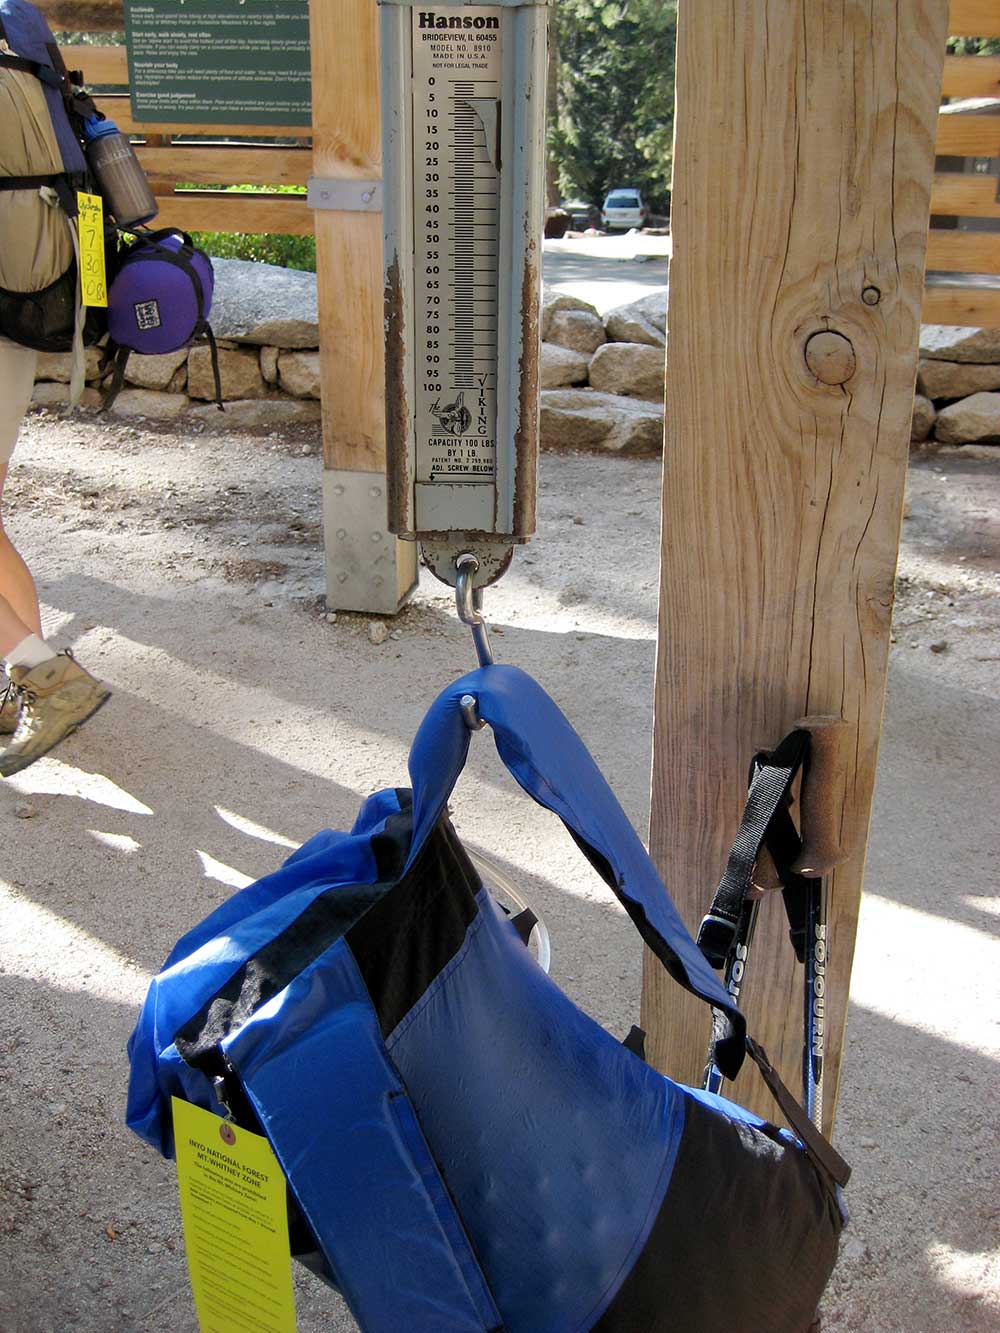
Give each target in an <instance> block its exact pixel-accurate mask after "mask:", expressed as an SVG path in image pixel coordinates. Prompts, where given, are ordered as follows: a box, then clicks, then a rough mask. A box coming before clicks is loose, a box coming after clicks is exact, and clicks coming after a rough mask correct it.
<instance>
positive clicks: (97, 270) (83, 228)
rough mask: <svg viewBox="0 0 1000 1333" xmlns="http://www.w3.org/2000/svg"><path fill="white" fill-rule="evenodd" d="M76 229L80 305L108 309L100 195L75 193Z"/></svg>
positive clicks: (102, 212) (102, 213)
mask: <svg viewBox="0 0 1000 1333" xmlns="http://www.w3.org/2000/svg"><path fill="white" fill-rule="evenodd" d="M76 207H77V217H76V227H77V233H78V235H79V237H80V274H81V277H82V282H83V304H84V305H89V306H107V304H108V280H107V275H106V272H105V268H104V202H103V200H102V199H101V196H100V195H99V194H84V193H83V192H82V191H81V190H78V191H77V193H76Z"/></svg>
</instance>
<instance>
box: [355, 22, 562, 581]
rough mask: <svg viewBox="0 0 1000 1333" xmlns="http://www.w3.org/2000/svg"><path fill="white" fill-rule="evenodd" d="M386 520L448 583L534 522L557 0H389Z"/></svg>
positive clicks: (385, 47)
mask: <svg viewBox="0 0 1000 1333" xmlns="http://www.w3.org/2000/svg"><path fill="white" fill-rule="evenodd" d="M380 3H381V5H382V127H383V130H382V132H383V179H384V183H385V204H384V219H385V284H386V286H385V300H386V312H385V315H386V389H387V401H386V429H387V439H386V445H387V460H388V467H387V471H388V492H389V496H388V499H389V530H390V531H391V532H394V533H396V534H397V535H399V536H400V537H405V538H409V539H414V540H419V541H420V542H421V544H422V548H423V556H424V560H425V562H426V564H427V565H428V566H429V567H430V569H431V570H432V571H433V572H434V573H435V574H436V575H437V577H438V578H440V579H442V580H443V581H444V582H445V583H448V584H451V585H452V586H455V584H456V583H457V580H458V565H457V561H458V557H459V556H460V555H462V554H465V553H471V554H472V555H474V556H475V559H476V562H477V565H476V568H475V570H474V573H473V576H472V577H473V586H474V587H475V588H477V589H478V588H482V587H484V586H485V585H487V584H489V583H492V582H494V580H496V579H497V578H499V577H500V575H501V574H503V572H504V570H505V569H506V568H507V566H508V565H509V564H510V560H511V557H512V555H513V551H514V545H515V544H516V543H519V542H524V541H526V540H527V539H528V538H529V537H530V536H531V534H532V532H533V531H534V523H535V488H536V480H535V478H536V470H537V456H538V356H539V333H538V327H539V321H538V315H539V301H540V285H541V236H542V215H543V207H544V190H543V168H544V136H545V74H546V8H545V0H538V2H536V3H512V2H509V0H499V3H495V4H492V5H480V4H442V5H432V4H428V3H427V0H420V2H419V3H415V0H380Z"/></svg>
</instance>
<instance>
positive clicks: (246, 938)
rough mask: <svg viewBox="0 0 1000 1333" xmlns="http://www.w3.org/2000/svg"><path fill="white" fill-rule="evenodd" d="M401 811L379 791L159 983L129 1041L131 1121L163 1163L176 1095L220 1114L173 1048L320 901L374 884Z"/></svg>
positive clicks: (191, 946)
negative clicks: (378, 859) (378, 850)
mask: <svg viewBox="0 0 1000 1333" xmlns="http://www.w3.org/2000/svg"><path fill="white" fill-rule="evenodd" d="M398 811H399V801H398V799H397V797H396V793H395V792H394V791H391V790H389V791H383V792H379V793H378V794H377V795H376V796H373V797H372V798H371V799H369V800H368V801H366V802H365V803H364V805H363V806H362V808H361V811H360V813H359V815H358V819H357V822H356V823H355V826H354V830H353V832H352V833H351V834H350V835H346V834H342V833H333V832H331V831H330V830H327V831H325V832H323V833H318V834H316V836H315V837H313V838H310V839H309V841H308V842H306V843H304V844H303V845H302V846H301V847H300V848H299V849H298V850H297V851H296V852H294V853H293V854H292V855H291V856H290V857H289V858H288V859H287V861H285V863H284V865H283V866H282V867H281V869H280V870H276V871H275V872H274V874H273V875H267V876H265V878H264V879H260V880H258V881H257V882H256V883H255V884H250V885H248V886H247V888H245V889H242V890H241V891H240V892H239V893H237V894H235V895H234V896H233V897H232V898H230V899H228V900H227V901H226V902H224V903H223V904H222V905H221V906H220V907H219V908H217V909H216V911H214V912H213V913H212V914H211V915H210V916H209V917H207V918H206V919H205V920H204V921H202V922H201V923H200V924H199V925H197V926H195V928H194V929H193V930H191V931H189V932H188V933H187V934H186V935H185V936H184V937H183V939H181V940H180V941H179V942H178V943H177V944H176V945H175V946H174V948H173V949H172V950H171V953H170V957H169V958H168V959H167V961H166V963H165V964H164V967H163V970H162V971H161V972H160V973H159V975H158V976H156V977H154V978H153V980H152V982H151V983H150V987H149V991H148V993H147V995H146V1000H145V1003H144V1004H143V1007H142V1012H141V1013H140V1015H139V1021H138V1023H137V1025H136V1028H135V1031H134V1032H133V1033H132V1036H131V1037H130V1039H129V1044H128V1054H129V1060H130V1061H131V1066H132V1071H131V1077H130V1079H129V1092H128V1106H127V1109H126V1117H125V1118H126V1122H127V1124H128V1125H129V1127H130V1128H131V1129H134V1130H135V1132H136V1133H137V1134H138V1135H139V1136H140V1137H141V1138H143V1139H145V1140H146V1142H147V1143H151V1144H152V1145H153V1147H154V1148H156V1149H157V1150H158V1151H159V1152H161V1153H163V1154H164V1156H167V1157H172V1156H173V1139H172V1134H171V1128H170V1125H171V1120H170V1097H171V1095H177V1096H186V1097H187V1098H188V1100H189V1101H193V1102H195V1103H196V1104H197V1105H199V1106H205V1107H206V1108H208V1109H216V1102H215V1096H214V1093H213V1091H212V1088H211V1085H210V1083H209V1082H208V1080H207V1079H206V1078H205V1077H204V1076H203V1075H202V1074H200V1073H198V1072H196V1071H194V1070H190V1069H188V1067H187V1066H186V1065H184V1063H183V1061H182V1060H181V1058H180V1056H179V1055H178V1054H177V1051H176V1048H175V1047H173V1044H172V1043H173V1039H174V1035H175V1034H176V1033H177V1031H178V1030H179V1029H180V1028H181V1027H183V1026H184V1024H185V1023H186V1022H187V1021H188V1020H189V1019H190V1018H191V1017H193V1015H194V1014H196V1013H197V1012H198V1011H199V1009H201V1007H202V1005H204V1004H205V1003H206V1002H207V1001H208V1000H209V999H210V998H211V997H212V996H213V995H214V994H215V992H216V991H217V990H218V989H219V988H220V987H221V986H223V985H225V983H226V982H227V981H228V980H229V978H230V977H231V976H232V975H233V974H234V973H235V972H237V971H238V970H239V969H240V967H242V965H243V964H244V963H245V962H246V960H247V959H248V958H249V957H250V956H251V955H252V954H254V953H256V952H257V950H258V949H260V948H261V947H262V946H263V945H265V944H267V943H268V942H269V941H270V940H272V939H273V938H274V937H275V936H276V935H279V934H280V933H281V931H282V930H284V929H285V927H286V926H288V925H289V924H290V923H291V922H292V921H294V920H295V919H296V917H298V916H299V915H300V914H301V913H302V912H303V911H305V909H306V907H308V905H309V903H311V902H312V901H313V899H314V898H316V897H318V896H319V895H320V894H321V893H324V892H326V891H327V890H328V889H331V888H334V887H336V886H338V885H350V884H374V883H375V882H376V880H377V878H378V870H377V867H376V864H375V857H374V855H373V854H372V849H371V839H372V837H373V836H374V835H375V834H376V833H378V832H380V831H381V829H382V828H383V827H384V825H385V821H386V819H388V818H389V817H390V816H391V815H393V814H396V813H398ZM178 1083H181V1084H183V1091H179V1090H178Z"/></svg>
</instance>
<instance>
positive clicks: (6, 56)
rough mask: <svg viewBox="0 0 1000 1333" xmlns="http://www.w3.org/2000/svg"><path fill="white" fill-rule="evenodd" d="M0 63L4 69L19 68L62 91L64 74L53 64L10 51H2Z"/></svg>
mask: <svg viewBox="0 0 1000 1333" xmlns="http://www.w3.org/2000/svg"><path fill="white" fill-rule="evenodd" d="M0 65H2V66H3V67H4V69H19V70H20V71H21V72H22V73H23V74H33V75H34V76H35V78H36V79H38V80H39V82H40V83H47V84H48V86H49V87H50V88H58V89H59V91H60V92H62V88H63V80H62V75H61V74H60V73H59V71H58V70H55V69H53V68H52V66H51V65H43V64H42V62H41V61H40V60H26V59H25V58H24V56H15V55H13V54H12V53H11V52H10V51H0Z"/></svg>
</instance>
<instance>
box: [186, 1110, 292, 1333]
mask: <svg viewBox="0 0 1000 1333" xmlns="http://www.w3.org/2000/svg"><path fill="white" fill-rule="evenodd" d="M172 1100H173V1112H174V1142H175V1146H176V1150H177V1182H178V1184H179V1186H180V1194H181V1219H182V1221H183V1223H184V1247H185V1249H186V1250H187V1260H188V1269H189V1271H190V1273H191V1290H192V1291H193V1293H194V1303H195V1309H196V1310H197V1312H198V1322H199V1324H200V1325H201V1329H202V1333H251V1330H252V1331H253V1333H294V1330H295V1299H294V1296H293V1294H292V1260H291V1253H290V1250H289V1244H288V1213H287V1211H286V1206H285V1197H286V1196H285V1177H284V1176H283V1175H282V1172H281V1167H280V1166H279V1165H278V1161H277V1158H276V1157H275V1155H274V1153H273V1152H272V1151H271V1145H270V1144H269V1143H268V1141H267V1139H265V1138H262V1137H261V1136H260V1135H259V1134H251V1133H250V1132H249V1130H246V1129H241V1128H240V1127H239V1126H238V1125H233V1124H230V1122H229V1121H228V1120H220V1119H219V1117H218V1116H217V1115H212V1113H211V1112H210V1111H203V1110H202V1109H201V1108H200V1107H198V1106H192V1105H191V1104H190V1102H185V1101H180V1100H179V1099H178V1098H177V1097H174V1098H173V1099H172Z"/></svg>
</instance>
